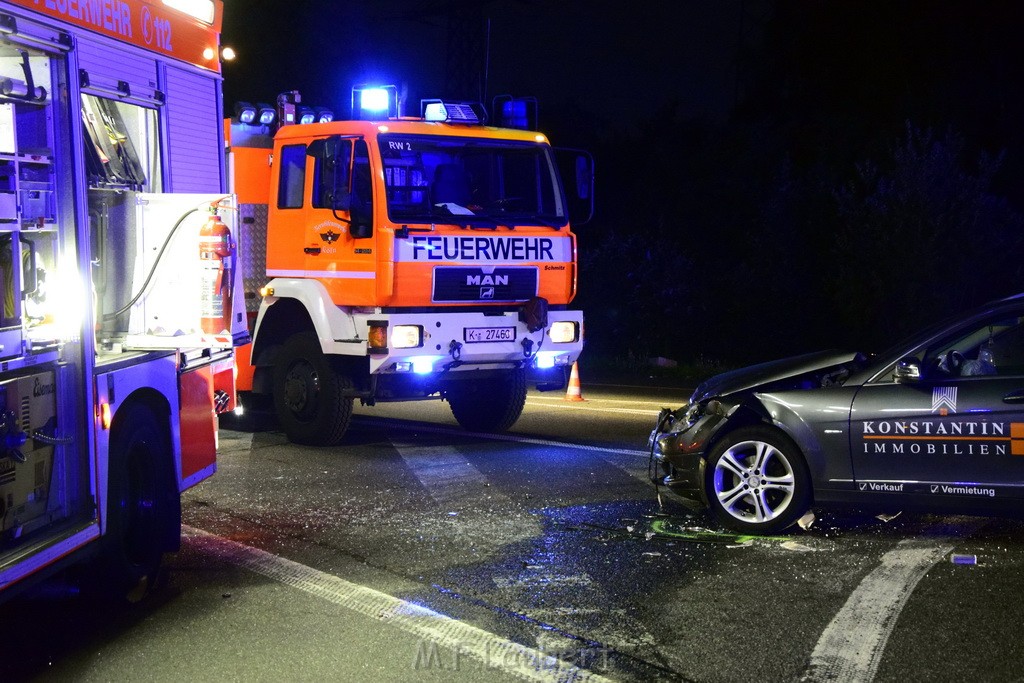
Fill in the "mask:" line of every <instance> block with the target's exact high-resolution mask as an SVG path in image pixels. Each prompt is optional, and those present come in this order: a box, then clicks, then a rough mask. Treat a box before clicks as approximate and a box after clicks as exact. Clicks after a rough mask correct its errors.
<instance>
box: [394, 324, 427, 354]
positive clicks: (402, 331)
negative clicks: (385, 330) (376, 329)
mask: <svg viewBox="0 0 1024 683" xmlns="http://www.w3.org/2000/svg"><path fill="white" fill-rule="evenodd" d="M421 346H423V328H422V327H420V326H419V325H395V326H394V327H392V328H391V348H393V349H416V348H419V347H421Z"/></svg>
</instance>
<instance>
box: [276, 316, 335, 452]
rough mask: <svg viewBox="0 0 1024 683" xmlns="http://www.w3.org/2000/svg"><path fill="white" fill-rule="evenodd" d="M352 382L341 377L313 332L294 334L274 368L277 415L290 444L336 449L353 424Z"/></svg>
mask: <svg viewBox="0 0 1024 683" xmlns="http://www.w3.org/2000/svg"><path fill="white" fill-rule="evenodd" d="M351 386H352V380H351V378H349V376H348V375H346V374H344V373H339V372H337V371H336V370H335V368H334V367H333V365H332V364H331V361H330V359H329V358H328V357H327V356H325V355H324V353H323V351H322V350H321V349H320V342H319V340H318V339H317V337H316V335H315V334H314V333H313V332H300V333H298V334H293V335H292V336H291V337H289V338H288V339H287V340H285V343H284V345H283V346H282V348H281V353H280V355H279V357H278V359H277V362H276V363H275V365H274V372H273V388H274V411H275V412H276V413H277V420H278V423H279V424H280V426H281V429H282V430H283V431H284V433H285V434H286V435H287V436H288V440H289V441H291V442H293V443H297V444H304V445H307V446H333V445H335V444H337V443H338V442H339V441H341V439H342V437H344V436H345V432H346V431H347V430H348V425H349V422H351V420H352V397H351V396H346V395H345V394H346V393H347V392H348V391H349V390H350V389H351Z"/></svg>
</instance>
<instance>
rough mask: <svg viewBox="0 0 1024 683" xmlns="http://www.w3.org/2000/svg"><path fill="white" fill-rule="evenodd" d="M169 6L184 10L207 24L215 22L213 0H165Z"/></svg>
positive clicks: (180, 10)
mask: <svg viewBox="0 0 1024 683" xmlns="http://www.w3.org/2000/svg"><path fill="white" fill-rule="evenodd" d="M163 2H164V4H165V5H167V6H168V7H171V8H173V9H176V10H178V11H179V12H183V13H185V14H187V15H189V16H190V17H193V18H195V19H198V20H199V21H202V22H205V23H207V24H212V23H213V17H214V6H213V0H163Z"/></svg>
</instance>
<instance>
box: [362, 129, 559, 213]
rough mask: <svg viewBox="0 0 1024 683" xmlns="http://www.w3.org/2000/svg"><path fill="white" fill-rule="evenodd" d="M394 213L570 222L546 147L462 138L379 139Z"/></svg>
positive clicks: (388, 197) (552, 162) (385, 180)
mask: <svg viewBox="0 0 1024 683" xmlns="http://www.w3.org/2000/svg"><path fill="white" fill-rule="evenodd" d="M379 143H380V150H381V157H382V159H383V162H384V182H385V185H386V187H387V202H388V215H389V217H390V218H391V220H393V221H395V222H401V221H405V222H424V223H427V222H430V223H442V222H443V223H455V224H469V225H478V226H483V227H492V228H493V227H497V226H498V225H501V226H507V227H511V228H514V227H516V226H517V225H546V226H548V227H551V228H558V227H561V226H563V225H565V223H566V209H565V203H564V201H563V198H562V192H561V187H560V185H559V182H558V174H557V171H556V170H555V169H556V166H555V163H554V160H553V158H552V155H551V150H550V148H549V147H548V146H547V145H541V144H537V143H529V142H510V141H495V140H484V139H477V138H463V137H440V136H428V135H397V134H384V135H381V136H380V138H379Z"/></svg>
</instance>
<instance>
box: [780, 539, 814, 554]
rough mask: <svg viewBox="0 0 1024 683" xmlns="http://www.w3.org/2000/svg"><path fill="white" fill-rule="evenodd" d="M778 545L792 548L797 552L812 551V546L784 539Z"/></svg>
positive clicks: (788, 548) (787, 548)
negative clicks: (784, 540) (783, 541)
mask: <svg viewBox="0 0 1024 683" xmlns="http://www.w3.org/2000/svg"><path fill="white" fill-rule="evenodd" d="M780 547H782V548H785V549H786V550H793V551H796V552H798V553H810V552H814V548H812V547H810V546H806V545H804V544H803V543H797V542H796V541H786V542H785V543H782V544H781V546H780Z"/></svg>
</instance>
